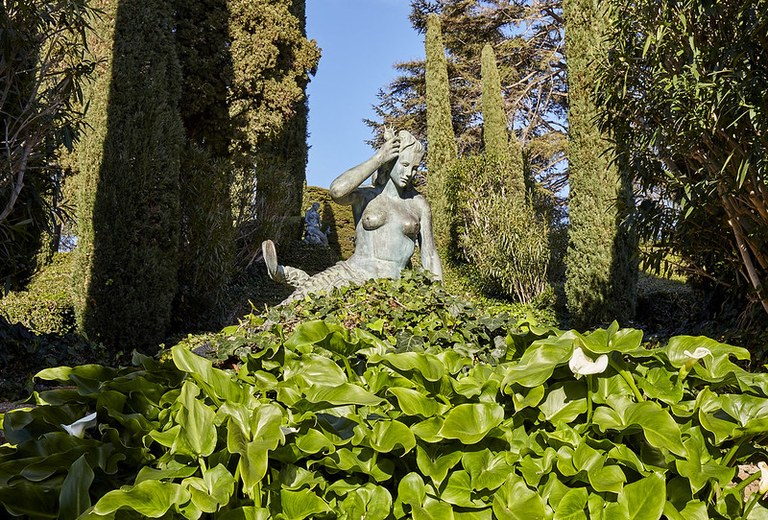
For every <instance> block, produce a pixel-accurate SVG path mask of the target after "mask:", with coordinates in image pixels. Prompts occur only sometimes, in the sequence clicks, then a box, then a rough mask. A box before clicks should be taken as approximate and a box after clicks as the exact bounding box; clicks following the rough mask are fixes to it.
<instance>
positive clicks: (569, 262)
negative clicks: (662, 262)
mask: <svg viewBox="0 0 768 520" xmlns="http://www.w3.org/2000/svg"><path fill="white" fill-rule="evenodd" d="M564 13H565V17H566V33H565V34H566V36H565V38H566V52H567V55H568V95H569V109H568V127H569V133H570V146H569V152H568V164H569V170H570V174H569V178H570V195H569V206H568V211H569V216H570V242H569V245H568V252H567V256H566V266H567V267H566V282H565V293H566V298H567V305H568V310H569V312H570V314H571V319H572V322H573V323H574V324H576V325H577V326H589V325H593V324H597V323H604V322H608V321H610V320H612V319H618V320H621V321H624V320H627V319H630V318H631V317H632V315H633V314H634V306H635V295H636V289H635V287H636V278H637V261H636V254H635V247H633V246H634V244H633V243H632V236H631V233H630V232H629V230H627V229H626V228H625V227H624V225H626V224H627V223H628V222H627V220H626V217H627V212H628V210H629V209H630V207H631V186H628V184H629V183H628V182H627V180H626V179H623V178H622V175H621V173H620V171H619V168H618V166H617V164H616V163H615V162H614V161H612V155H611V154H610V153H609V151H608V150H609V142H608V141H607V138H606V136H605V135H604V134H603V133H602V132H601V131H600V130H599V129H598V127H597V125H596V123H595V117H596V113H597V108H596V106H595V100H594V98H593V94H594V84H595V81H594V76H595V74H596V64H595V61H596V60H597V59H599V58H600V57H601V56H602V55H603V54H604V53H605V52H606V44H605V42H604V38H605V36H606V31H607V28H608V25H607V24H608V19H607V13H606V10H605V7H604V6H602V7H601V6H599V5H597V4H595V3H594V2H592V1H591V0H566V1H565V3H564Z"/></svg>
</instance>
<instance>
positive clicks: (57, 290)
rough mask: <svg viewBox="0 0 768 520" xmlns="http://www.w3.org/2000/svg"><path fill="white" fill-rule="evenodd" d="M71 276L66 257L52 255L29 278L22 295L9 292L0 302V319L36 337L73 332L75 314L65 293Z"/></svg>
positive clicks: (69, 261) (63, 254)
mask: <svg viewBox="0 0 768 520" xmlns="http://www.w3.org/2000/svg"><path fill="white" fill-rule="evenodd" d="M71 272H72V261H71V257H70V256H69V254H68V253H58V254H56V255H54V257H53V261H52V263H51V264H50V265H47V266H45V267H44V268H43V269H42V270H41V271H40V272H39V273H37V274H36V275H35V276H34V277H33V278H32V280H31V281H30V283H29V285H28V286H27V290H26V291H19V292H12V293H9V294H8V295H6V296H5V297H4V298H2V299H0V316H3V317H5V318H6V319H7V320H8V321H9V322H11V323H21V324H22V325H24V326H25V327H28V328H29V329H31V330H32V331H34V332H36V333H38V334H58V335H65V334H68V333H70V332H74V330H75V314H74V308H73V305H72V296H71V294H70V292H69V288H70V285H71V282H70V276H71Z"/></svg>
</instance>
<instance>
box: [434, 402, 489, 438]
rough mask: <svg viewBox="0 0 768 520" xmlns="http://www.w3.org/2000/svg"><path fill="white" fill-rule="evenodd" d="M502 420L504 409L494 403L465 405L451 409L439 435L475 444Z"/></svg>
mask: <svg viewBox="0 0 768 520" xmlns="http://www.w3.org/2000/svg"><path fill="white" fill-rule="evenodd" d="M503 420H504V409H503V408H502V407H501V406H499V405H497V404H495V403H467V404H460V405H458V406H456V407H455V408H453V409H452V410H451V411H449V412H448V414H447V415H446V416H445V421H444V422H443V426H442V428H440V432H439V433H440V435H442V436H443V437H445V438H447V439H458V440H459V441H460V442H461V443H463V444H475V443H477V442H479V441H481V440H482V439H483V437H485V436H486V435H487V434H488V432H489V431H491V430H492V429H493V428H495V427H497V426H498V425H499V424H501V421H503Z"/></svg>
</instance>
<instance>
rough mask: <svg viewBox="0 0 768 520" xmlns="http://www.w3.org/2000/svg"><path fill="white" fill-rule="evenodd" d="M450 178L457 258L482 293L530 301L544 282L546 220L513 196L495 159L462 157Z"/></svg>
mask: <svg viewBox="0 0 768 520" xmlns="http://www.w3.org/2000/svg"><path fill="white" fill-rule="evenodd" d="M450 178H451V179H452V181H453V182H455V184H454V185H452V186H451V188H450V190H449V191H450V193H451V196H452V199H453V204H452V210H453V211H454V213H455V216H456V218H457V221H458V223H459V224H458V228H457V229H456V230H455V234H456V244H457V249H458V255H459V257H460V258H462V259H463V260H464V261H466V262H468V263H469V264H470V266H472V268H473V270H474V271H475V273H476V277H475V278H476V280H477V282H478V283H479V285H480V286H481V287H482V288H483V289H484V290H485V291H486V292H488V293H490V294H503V295H505V296H508V297H511V298H514V299H515V300H516V301H519V302H522V303H530V302H532V301H533V300H534V299H535V298H536V297H538V296H539V295H540V294H542V293H543V292H544V291H545V290H546V289H547V287H548V284H547V269H548V265H549V257H550V252H549V243H548V242H549V229H548V228H549V226H548V222H547V221H546V220H545V219H543V218H542V217H540V216H539V215H537V214H536V212H535V211H534V210H533V207H532V206H531V205H530V204H528V203H526V202H524V201H519V200H516V199H517V198H516V197H513V196H512V194H513V193H514V191H515V188H514V183H511V182H512V181H513V179H509V178H508V176H507V175H505V174H504V169H503V168H500V167H499V165H498V163H496V162H495V161H492V160H489V159H485V158H483V157H464V158H461V159H460V160H459V161H458V162H457V164H456V167H455V168H454V169H453V171H452V173H451V175H450Z"/></svg>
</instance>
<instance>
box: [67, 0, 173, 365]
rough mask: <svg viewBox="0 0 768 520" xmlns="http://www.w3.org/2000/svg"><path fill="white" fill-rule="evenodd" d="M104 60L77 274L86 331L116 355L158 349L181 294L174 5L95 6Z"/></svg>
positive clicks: (85, 147) (90, 137)
mask: <svg viewBox="0 0 768 520" xmlns="http://www.w3.org/2000/svg"><path fill="white" fill-rule="evenodd" d="M94 3H95V4H98V5H96V6H95V7H98V8H100V9H101V10H102V11H103V12H104V14H103V16H102V17H100V18H99V21H98V25H97V30H98V32H97V33H96V34H95V35H94V37H93V39H92V44H91V48H92V49H93V50H94V52H95V53H96V54H97V56H98V57H102V58H104V59H105V60H104V62H103V63H102V65H101V70H100V71H99V73H98V74H97V79H96V80H95V82H94V84H93V85H92V89H91V92H90V96H89V98H90V110H89V116H88V122H89V124H90V127H91V131H90V132H89V133H88V134H87V135H86V136H85V138H84V140H83V142H82V144H81V146H80V150H79V159H80V167H81V174H82V176H83V178H82V179H81V191H80V194H79V201H78V237H79V241H78V247H77V253H76V255H77V257H76V268H75V272H74V283H75V287H74V290H75V291H74V292H75V311H76V317H77V322H78V326H79V328H80V330H81V331H82V332H84V333H85V334H86V335H87V336H88V337H89V338H90V339H92V340H95V341H102V342H103V343H104V344H105V345H107V346H108V347H110V348H112V349H116V350H118V349H119V350H125V349H130V348H135V347H147V346H152V345H156V344H157V343H158V342H159V341H161V340H162V339H163V338H164V336H165V334H166V332H167V329H168V326H169V323H170V319H171V304H172V299H173V296H174V294H175V292H176V287H177V281H176V277H177V274H178V237H179V210H178V208H179V155H180V152H181V144H182V140H183V127H182V123H181V119H180V117H179V108H178V101H179V95H180V91H179V82H180V75H179V66H178V61H177V59H176V51H175V47H174V34H173V27H172V15H171V10H170V5H169V2H167V1H166V0H95V2H94Z"/></svg>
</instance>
